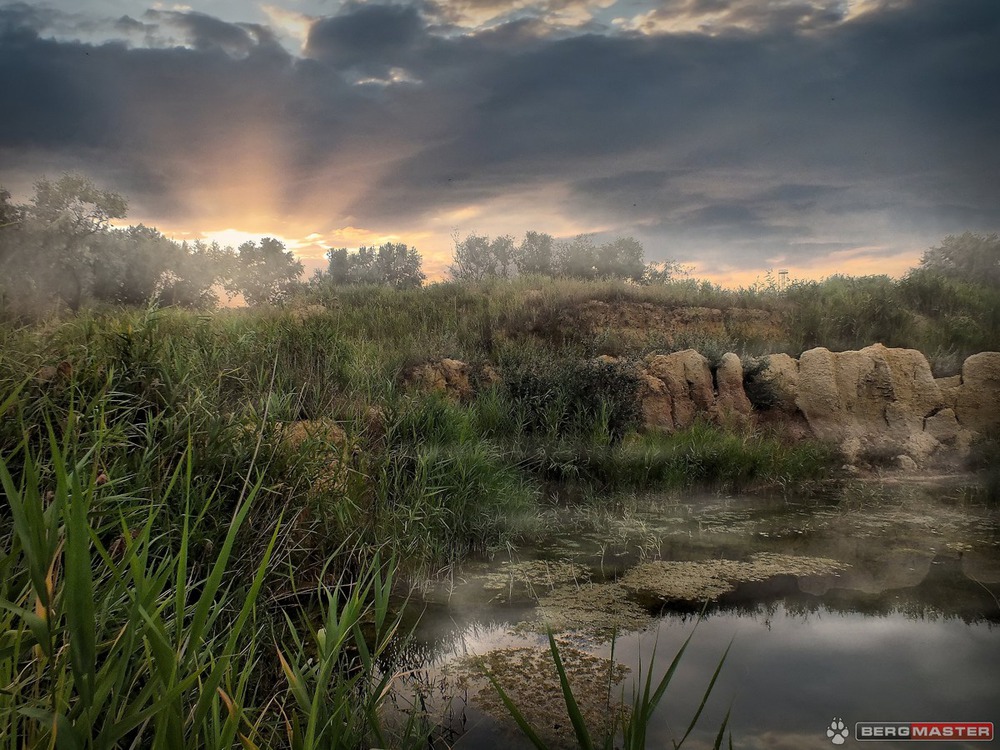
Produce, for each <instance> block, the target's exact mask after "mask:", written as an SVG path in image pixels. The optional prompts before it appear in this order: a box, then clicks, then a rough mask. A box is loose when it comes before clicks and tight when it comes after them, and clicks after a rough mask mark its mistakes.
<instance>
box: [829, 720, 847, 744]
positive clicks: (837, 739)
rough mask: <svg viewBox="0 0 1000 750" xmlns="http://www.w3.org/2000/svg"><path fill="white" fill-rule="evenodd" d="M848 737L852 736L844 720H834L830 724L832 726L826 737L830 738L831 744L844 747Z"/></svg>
mask: <svg viewBox="0 0 1000 750" xmlns="http://www.w3.org/2000/svg"><path fill="white" fill-rule="evenodd" d="M848 735H850V732H849V731H848V729H847V727H846V726H844V720H843V719H834V720H833V721H831V722H830V726H829V728H827V730H826V736H827V737H829V738H830V742H832V743H833V744H834V745H843V744H844V741H845V740H846V739H847V737H848Z"/></svg>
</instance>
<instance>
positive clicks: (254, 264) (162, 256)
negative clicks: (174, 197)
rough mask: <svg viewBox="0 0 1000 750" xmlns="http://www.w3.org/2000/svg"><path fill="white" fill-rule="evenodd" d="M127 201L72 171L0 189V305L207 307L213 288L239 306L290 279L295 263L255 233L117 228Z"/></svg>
mask: <svg viewBox="0 0 1000 750" xmlns="http://www.w3.org/2000/svg"><path fill="white" fill-rule="evenodd" d="M127 208H128V203H127V201H126V200H125V198H124V197H122V196H121V195H119V194H118V193H115V192H112V191H107V190H101V189H100V188H98V187H97V186H95V185H94V183H93V182H91V181H90V180H88V179H87V178H85V177H81V176H79V175H64V176H63V177H61V178H60V179H58V180H56V181H50V180H47V179H42V180H40V181H39V182H38V183H36V185H35V192H34V195H33V196H32V198H31V199H30V200H29V201H28V202H27V203H24V204H15V203H13V202H12V201H11V195H10V193H9V192H8V191H6V190H0V309H2V310H3V311H4V312H5V313H7V314H14V315H19V316H32V315H36V314H38V313H41V312H44V311H46V310H49V309H51V308H52V307H53V306H62V307H66V308H68V309H70V310H72V311H77V310H79V309H80V308H81V307H82V306H84V305H86V304H92V303H109V304H116V305H144V304H149V303H157V304H161V305H178V306H182V307H192V308H206V307H213V306H215V305H216V304H217V303H218V301H219V299H218V295H219V292H220V291H222V292H223V293H225V294H227V295H229V296H230V297H233V296H235V295H237V294H242V295H243V298H244V299H245V300H246V302H247V304H248V305H251V306H254V305H263V304H274V303H277V302H281V301H282V300H283V299H284V298H285V297H287V295H288V294H290V293H291V291H292V290H293V289H295V288H296V287H297V285H298V284H299V276H300V275H301V273H302V264H301V263H299V261H298V260H296V259H295V256H294V255H293V254H292V253H291V252H290V251H288V250H286V249H285V246H284V245H283V244H282V243H281V242H280V241H278V240H276V239H273V238H269V237H265V238H263V239H262V240H261V241H260V242H259V243H257V242H245V243H243V244H242V245H240V247H239V248H238V249H236V250H234V249H232V248H229V247H222V246H220V245H218V244H217V243H205V242H200V241H199V242H193V243H188V242H176V241H174V240H171V239H169V238H167V237H164V236H163V234H161V233H160V232H159V230H157V229H155V228H153V227H147V226H144V225H142V224H138V225H134V226H129V227H125V228H120V227H115V226H113V225H112V222H114V221H116V220H120V219H124V218H125V216H126V211H127Z"/></svg>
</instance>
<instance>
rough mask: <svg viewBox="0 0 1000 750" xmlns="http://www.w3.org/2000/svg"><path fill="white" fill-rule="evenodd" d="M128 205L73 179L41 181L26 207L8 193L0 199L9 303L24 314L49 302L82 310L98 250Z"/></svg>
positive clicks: (0, 257) (0, 244)
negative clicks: (16, 204)
mask: <svg viewBox="0 0 1000 750" xmlns="http://www.w3.org/2000/svg"><path fill="white" fill-rule="evenodd" d="M4 193H5V194H6V191H4ZM127 205H128V204H127V201H126V200H125V198H123V197H122V196H121V195H119V194H118V193H115V192H112V191H108V190H101V189H100V188H98V187H97V186H96V185H94V183H93V182H91V181H90V180H88V179H87V178H85V177H82V176H81V175H72V174H67V175H63V176H62V177H61V178H60V179H59V180H57V181H56V182H51V181H49V180H47V179H42V180H39V181H38V182H37V183H35V193H34V196H33V197H32V199H31V201H30V202H29V203H28V204H26V205H23V206H14V205H13V204H11V203H10V198H9V194H6V195H5V197H3V199H2V200H0V206H2V208H0V212H2V214H3V218H4V221H3V222H2V224H3V225H4V228H3V229H2V230H0V232H2V233H0V280H2V282H0V283H4V287H5V288H4V296H5V298H6V299H7V301H11V300H13V302H14V306H15V307H18V308H22V309H25V310H27V309H35V310H37V309H38V308H39V307H40V306H41V304H42V302H43V301H50V300H56V301H58V302H62V303H64V304H66V305H67V306H69V307H70V308H71V309H72V310H77V309H79V307H80V305H81V304H82V303H83V301H84V300H85V299H86V298H88V297H89V296H90V295H91V292H92V286H93V281H94V272H95V267H96V264H97V262H98V258H99V256H100V251H99V246H100V245H101V244H102V243H104V242H106V240H107V237H106V234H107V232H108V229H109V227H110V224H111V222H112V221H113V220H115V219H121V218H124V217H125V212H126V209H127Z"/></svg>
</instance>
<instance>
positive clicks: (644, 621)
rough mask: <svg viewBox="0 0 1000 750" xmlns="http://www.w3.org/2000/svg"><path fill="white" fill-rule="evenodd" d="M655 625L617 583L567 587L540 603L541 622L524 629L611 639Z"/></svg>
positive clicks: (556, 590) (527, 625)
mask: <svg viewBox="0 0 1000 750" xmlns="http://www.w3.org/2000/svg"><path fill="white" fill-rule="evenodd" d="M651 622H652V618H651V617H650V616H649V613H648V612H647V611H646V610H645V609H643V608H642V607H641V606H640V605H638V604H636V603H635V602H633V601H632V600H631V599H630V598H629V593H628V591H626V590H625V589H624V588H622V587H621V586H619V585H618V584H615V583H591V584H587V585H584V586H564V587H562V588H558V589H555V590H554V591H552V593H550V594H548V595H547V596H544V597H542V598H540V599H539V600H538V619H537V620H536V621H533V622H530V623H524V624H523V625H522V626H521V627H522V628H523V629H537V630H539V631H542V632H544V630H545V628H546V627H548V628H551V629H552V631H553V632H557V633H573V634H575V635H578V636H584V637H588V638H598V639H608V638H611V637H612V635H613V634H614V633H616V632H618V633H623V632H628V631H633V630H642V629H643V628H645V627H646V626H647V625H649V624H650V623H651Z"/></svg>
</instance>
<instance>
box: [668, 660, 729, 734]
mask: <svg viewBox="0 0 1000 750" xmlns="http://www.w3.org/2000/svg"><path fill="white" fill-rule="evenodd" d="M732 647H733V641H730V642H729V645H728V646H726V650H725V651H724V652H723V654H722V658H721V659H719V663H718V665H716V667H715V672H713V673H712V679H711V680H710V681H709V683H708V687H706V688H705V694H704V695H702V697H701V703H700V704H698V710H697V711H695V714H694V716H693V717H692V718H691V723H690V724H689V725H688V728H687V731H686V732H685V733H684V736H683V737H681V741H680V742H678V743H677V744H676V745H675V747H680V746H681V745H683V744H684V740H686V739H687V738H688V735H689V734H691V731H692V730H693V729H694V727H695V725H696V724H697V723H698V719H699V717H700V716H701V712H702V711H704V710H705V704H706V703H708V697H709V696H710V695H711V694H712V689H713V688H714V687H715V681H716V680H718V679H719V673H720V672H721V671H722V665H723V664H725V663H726V657H728V656H729V650H730V649H731V648H732ZM727 717H728V714H727Z"/></svg>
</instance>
